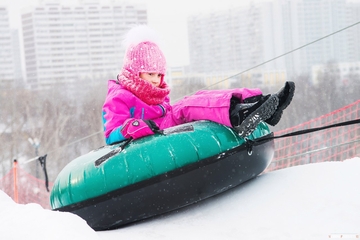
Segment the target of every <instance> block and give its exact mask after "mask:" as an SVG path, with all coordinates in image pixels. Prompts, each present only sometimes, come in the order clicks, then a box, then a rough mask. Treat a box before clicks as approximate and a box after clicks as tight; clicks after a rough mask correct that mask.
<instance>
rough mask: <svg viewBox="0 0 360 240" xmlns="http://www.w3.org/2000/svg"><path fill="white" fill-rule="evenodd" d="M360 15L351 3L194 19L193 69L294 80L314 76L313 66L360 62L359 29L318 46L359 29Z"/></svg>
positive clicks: (316, 1) (300, 3)
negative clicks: (279, 75) (275, 75)
mask: <svg viewBox="0 0 360 240" xmlns="http://www.w3.org/2000/svg"><path fill="white" fill-rule="evenodd" d="M359 11H360V4H359V3H350V2H348V1H346V0H331V1H329V0H274V1H270V2H269V1H268V2H262V3H258V4H252V5H250V7H248V8H232V9H229V10H222V11H219V12H214V13H210V14H204V15H196V16H192V17H190V18H189V20H188V32H189V34H188V35H189V54H190V55H189V56H190V65H191V66H190V69H191V70H192V71H194V72H207V73H211V72H213V73H219V72H236V71H237V72H242V71H245V70H248V69H254V68H255V69H254V71H259V72H264V71H271V72H272V71H276V72H279V73H285V74H286V75H287V76H292V75H297V74H302V73H306V74H309V73H310V72H311V67H312V66H313V65H315V64H323V63H326V62H327V61H338V62H351V61H354V62H356V61H359V60H360V46H359V44H358V43H359V42H360V30H359V28H355V27H354V28H352V29H348V30H347V31H341V32H339V33H337V34H335V35H334V36H329V37H327V38H325V39H322V40H320V41H318V42H316V43H315V41H316V40H319V39H321V38H322V37H324V36H327V35H329V34H332V33H335V32H337V31H339V30H340V29H343V28H346V27H348V26H350V25H352V24H354V23H356V22H357V21H358V19H359V18H358V16H359V13H360V12H359ZM309 43H312V44H309ZM307 44H309V45H308V46H306V47H304V48H301V49H298V48H300V47H302V46H305V45H307ZM296 49H297V50H296ZM293 50H296V51H293ZM285 53H290V54H286V56H282V55H284V54H285ZM272 59H276V60H272ZM269 60H271V61H269ZM263 63H264V64H263ZM258 65H261V68H257V66H258Z"/></svg>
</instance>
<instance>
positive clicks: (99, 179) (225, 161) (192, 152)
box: [50, 121, 274, 230]
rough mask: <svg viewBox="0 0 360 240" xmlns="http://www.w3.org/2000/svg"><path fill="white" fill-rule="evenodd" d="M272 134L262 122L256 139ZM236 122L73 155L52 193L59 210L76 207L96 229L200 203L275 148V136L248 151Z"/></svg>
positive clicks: (249, 172) (248, 173)
mask: <svg viewBox="0 0 360 240" xmlns="http://www.w3.org/2000/svg"><path fill="white" fill-rule="evenodd" d="M269 135H272V133H271V132H270V130H269V128H268V126H267V125H266V124H265V123H260V124H259V125H258V127H257V129H256V130H255V131H254V132H253V133H252V134H251V135H250V136H249V139H256V138H262V137H265V136H269ZM244 143H245V142H244V140H243V139H242V138H240V137H239V136H238V135H237V134H236V133H235V132H234V131H233V130H232V129H230V128H228V127H226V126H223V125H220V124H217V123H214V122H209V121H197V122H193V123H188V124H183V125H179V126H176V127H173V128H169V129H166V130H165V131H164V134H155V135H152V136H148V137H145V138H141V139H138V140H136V141H132V142H131V143H129V144H128V145H126V146H124V143H123V142H122V143H118V144H114V145H109V146H104V147H101V148H99V149H97V150H94V151H91V152H89V153H88V154H85V155H83V156H80V157H79V158H76V159H75V160H73V161H72V162H70V163H69V164H68V165H67V166H66V167H65V168H64V169H63V170H62V171H61V172H60V174H59V175H58V177H57V179H56V180H55V182H54V186H53V188H52V191H51V195H50V203H51V207H52V209H53V210H58V211H66V212H72V213H74V214H77V215H79V216H80V217H82V218H83V219H84V220H86V221H87V223H88V224H89V226H90V227H92V228H93V229H94V230H106V229H114V228H118V227H121V226H124V225H126V224H129V223H133V222H136V221H139V220H143V219H146V218H150V217H153V216H157V215H161V214H164V213H167V212H170V211H173V210H176V209H178V208H181V207H184V206H187V205H189V204H193V203H196V202H198V201H200V200H202V199H206V198H209V197H211V196H214V195H217V194H219V193H221V192H224V191H226V190H227V189H229V188H232V187H235V186H237V185H239V184H241V183H243V182H245V181H247V180H249V179H252V178H254V177H256V176H257V175H259V174H260V173H261V172H263V171H264V170H265V169H266V167H267V166H268V165H269V164H270V161H271V160H272V158H273V155H274V142H273V140H268V141H265V142H262V143H261V144H256V143H255V145H254V146H253V147H252V154H250V153H249V152H248V149H247V148H246V144H244Z"/></svg>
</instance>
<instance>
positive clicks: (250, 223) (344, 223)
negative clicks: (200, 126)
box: [0, 158, 360, 240]
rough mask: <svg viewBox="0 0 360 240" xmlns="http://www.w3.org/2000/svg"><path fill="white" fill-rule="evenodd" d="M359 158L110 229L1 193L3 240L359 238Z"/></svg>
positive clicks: (259, 181) (264, 179) (291, 172)
mask: <svg viewBox="0 0 360 240" xmlns="http://www.w3.org/2000/svg"><path fill="white" fill-rule="evenodd" d="M359 170H360V158H354V159H349V160H346V161H344V162H324V163H314V164H308V165H303V166H297V167H291V168H287V169H282V170H278V171H274V172H270V173H266V174H263V175H261V176H259V177H257V178H255V179H253V180H251V181H249V182H247V183H244V184H242V185H240V186H239V187H236V188H235V189H232V190H229V191H227V192H225V193H223V194H220V195H218V196H215V197H212V198H210V199H207V200H204V201H202V202H199V203H197V204H194V205H192V206H189V207H186V208H184V209H181V210H178V211H176V212H173V213H170V214H166V215H164V216H160V217H157V218H153V219H150V220H146V221H143V222H140V223H137V224H133V225H131V226H128V227H125V228H120V229H116V230H111V231H101V232H95V231H93V230H92V229H91V228H90V227H88V225H87V224H86V222H85V221H84V220H82V219H81V218H80V217H78V216H76V215H73V214H70V213H62V212H53V211H50V210H45V209H43V208H42V207H41V206H40V205H37V204H27V205H21V204H16V203H15V202H13V200H12V199H11V198H10V197H8V196H7V195H6V194H5V193H4V192H1V191H0V216H1V218H0V226H1V227H0V239H4V240H15V239H16V240H20V239H21V240H23V239H27V240H35V239H36V240H52V239H55V240H56V239H59V240H65V239H66V240H70V239H76V240H82V239H84V240H85V239H86V240H95V239H96V240H99V239H103V240H115V239H116V240H118V239H131V240H138V239H147V240H151V239H157V240H158V239H206V240H212V239H217V240H218V239H237V240H238V239H246V240H252V239H254V240H261V239H272V240H285V239H286V240H289V239H302V240H303V239H307V240H309V239H316V240H317V239H319V240H320V239H341V238H348V239H349V238H350V239H351V238H352V239H357V238H360V187H359V183H360V174H359Z"/></svg>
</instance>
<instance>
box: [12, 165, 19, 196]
mask: <svg viewBox="0 0 360 240" xmlns="http://www.w3.org/2000/svg"><path fill="white" fill-rule="evenodd" d="M13 176H14V201H15V202H16V203H19V192H18V181H17V179H18V177H17V160H16V159H14V165H13Z"/></svg>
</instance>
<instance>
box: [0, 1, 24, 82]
mask: <svg viewBox="0 0 360 240" xmlns="http://www.w3.org/2000/svg"><path fill="white" fill-rule="evenodd" d="M0 46H1V47H0V88H1V89H6V88H11V87H14V86H18V85H19V84H21V83H22V79H23V77H22V69H21V57H20V44H19V33H18V31H17V30H15V29H11V28H10V23H9V11H8V8H7V7H1V6H0Z"/></svg>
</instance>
